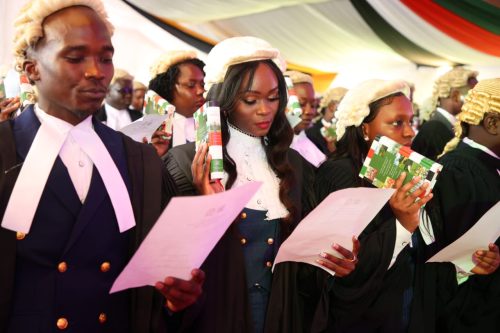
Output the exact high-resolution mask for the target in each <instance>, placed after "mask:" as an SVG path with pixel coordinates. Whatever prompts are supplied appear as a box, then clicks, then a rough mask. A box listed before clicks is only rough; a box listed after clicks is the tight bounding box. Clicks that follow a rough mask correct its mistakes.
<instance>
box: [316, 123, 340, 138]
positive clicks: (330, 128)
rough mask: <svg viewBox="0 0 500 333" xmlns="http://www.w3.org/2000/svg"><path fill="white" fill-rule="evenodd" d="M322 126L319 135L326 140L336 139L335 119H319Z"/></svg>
mask: <svg viewBox="0 0 500 333" xmlns="http://www.w3.org/2000/svg"><path fill="white" fill-rule="evenodd" d="M320 121H321V123H322V124H323V127H321V129H320V133H321V135H322V136H323V137H324V138H325V139H327V140H328V141H332V140H335V139H337V131H336V127H335V123H336V122H335V121H331V122H330V121H326V120H320Z"/></svg>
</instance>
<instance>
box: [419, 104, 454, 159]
mask: <svg viewBox="0 0 500 333" xmlns="http://www.w3.org/2000/svg"><path fill="white" fill-rule="evenodd" d="M453 137H454V133H453V127H452V125H451V123H450V122H449V121H448V119H446V118H445V117H444V116H443V115H442V114H440V113H439V112H437V111H434V113H433V114H432V116H431V118H430V119H429V120H428V121H426V122H425V123H424V124H423V125H422V126H421V127H420V129H419V131H418V133H417V135H416V136H415V138H414V139H413V142H412V144H411V149H413V150H415V151H416V152H418V153H420V154H422V155H424V156H426V157H427V158H430V159H431V160H433V161H435V160H437V157H438V155H440V154H441V153H442V152H443V149H444V147H445V146H446V144H447V143H448V141H450V140H451V139H453Z"/></svg>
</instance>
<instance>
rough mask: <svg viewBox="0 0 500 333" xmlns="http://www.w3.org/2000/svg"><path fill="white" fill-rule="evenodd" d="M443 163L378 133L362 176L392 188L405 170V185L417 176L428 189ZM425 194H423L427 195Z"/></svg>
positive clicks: (374, 183)
mask: <svg viewBox="0 0 500 333" xmlns="http://www.w3.org/2000/svg"><path fill="white" fill-rule="evenodd" d="M442 168H443V166H442V165H441V164H439V163H436V162H434V161H432V160H430V159H428V158H427V157H425V156H423V155H421V154H419V153H417V152H415V151H413V150H411V149H410V148H409V147H406V146H403V145H401V144H399V143H397V142H395V141H393V140H391V139H389V138H388V137H385V136H382V137H380V136H377V138H375V140H373V143H372V145H371V147H370V150H369V151H368V156H367V157H366V159H365V161H364V163H363V166H362V167H361V170H360V172H359V176H360V177H361V178H365V179H366V180H368V181H369V182H370V183H372V184H373V185H374V186H376V187H378V188H392V187H393V186H394V184H395V183H396V180H397V179H398V177H399V176H400V175H401V173H402V172H406V178H405V179H404V181H403V185H404V184H406V183H408V182H410V181H411V180H412V179H413V178H415V177H417V176H418V177H420V178H421V181H420V183H419V184H417V186H415V189H416V188H418V187H420V185H421V183H422V182H426V183H428V184H429V187H428V189H427V193H429V191H430V190H431V189H432V188H433V187H434V184H435V183H436V178H437V176H438V174H439V172H440V171H441V169H442ZM427 193H425V194H422V195H426V194H427Z"/></svg>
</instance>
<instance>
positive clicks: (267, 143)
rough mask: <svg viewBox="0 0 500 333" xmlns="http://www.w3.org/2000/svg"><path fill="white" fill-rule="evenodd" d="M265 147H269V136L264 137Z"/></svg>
mask: <svg viewBox="0 0 500 333" xmlns="http://www.w3.org/2000/svg"><path fill="white" fill-rule="evenodd" d="M264 145H266V146H269V138H268V137H267V135H266V136H265V137H264Z"/></svg>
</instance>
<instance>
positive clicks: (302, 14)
mask: <svg viewBox="0 0 500 333" xmlns="http://www.w3.org/2000/svg"><path fill="white" fill-rule="evenodd" d="M25 2H26V0H20V1H10V0H0V11H2V12H3V13H5V14H4V15H3V19H2V21H1V22H0V27H1V29H2V32H1V36H2V49H1V50H0V56H1V58H0V64H4V65H5V64H8V63H9V61H11V57H10V54H9V53H8V52H9V49H10V43H9V41H10V39H11V36H12V29H11V28H10V26H11V24H12V20H13V18H14V17H15V13H16V11H17V8H19V7H20V6H21V4H22V3H25ZM104 3H105V5H106V7H107V8H108V12H109V15H110V18H111V21H112V22H113V23H114V24H115V26H116V28H117V29H116V33H115V36H114V37H113V42H114V44H115V47H116V56H115V64H116V66H117V67H122V68H125V69H127V70H129V71H130V72H131V73H133V74H134V75H136V77H137V78H139V79H140V80H141V81H144V82H145V83H147V80H148V79H149V76H148V68H149V65H150V64H151V62H152V61H153V60H154V59H155V58H156V57H157V56H158V55H159V54H161V53H162V52H164V51H166V50H169V49H178V48H194V49H197V50H198V51H199V53H200V58H201V59H203V58H204V57H205V55H206V52H208V51H209V50H210V48H211V47H212V46H213V45H214V44H215V43H216V42H218V41H220V40H222V39H224V38H227V37H232V36H241V35H254V36H257V37H261V38H263V39H266V40H268V41H269V42H270V43H271V44H272V45H274V46H275V47H277V48H279V49H280V50H281V52H282V53H283V55H284V57H285V58H286V60H287V62H288V63H289V64H290V68H294V69H298V70H302V71H306V72H309V73H311V74H312V75H313V76H314V77H315V80H316V81H317V82H318V87H317V90H318V91H319V92H322V91H323V90H324V89H325V88H326V87H327V86H328V85H329V84H331V85H333V86H339V85H343V86H346V87H348V88H349V87H351V86H353V85H354V84H356V83H358V82H360V81H362V80H365V79H368V78H375V77H376V78H382V79H396V78H402V79H406V80H408V81H411V82H413V83H415V86H416V91H415V99H416V101H417V102H422V101H423V100H424V99H425V98H426V97H428V96H429V95H430V92H431V89H432V82H433V81H434V79H435V78H436V77H437V76H439V75H441V74H442V73H444V72H445V71H447V70H449V69H450V68H451V66H454V65H457V64H464V65H467V66H468V67H470V68H473V69H475V70H478V71H479V73H480V75H479V79H484V78H491V77H500V35H499V33H500V7H499V6H500V5H499V3H500V1H497V0H384V1H381V0H266V1H256V0H184V1H177V0H128V1H120V0H104ZM332 78H335V79H334V80H333V82H331V83H330V81H331V79H332ZM320 83H321V84H320ZM325 83H326V84H325Z"/></svg>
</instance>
